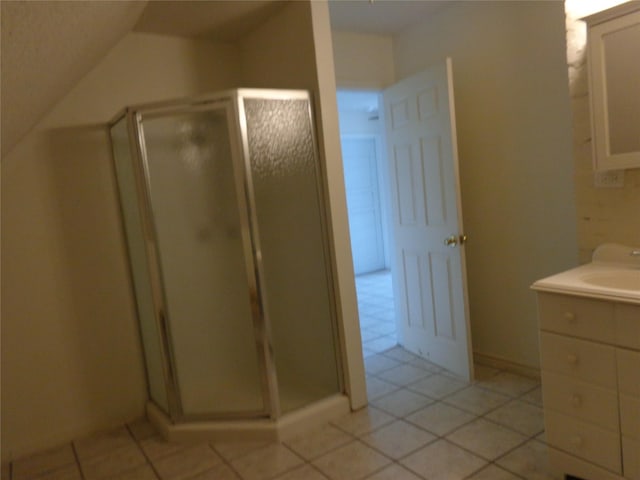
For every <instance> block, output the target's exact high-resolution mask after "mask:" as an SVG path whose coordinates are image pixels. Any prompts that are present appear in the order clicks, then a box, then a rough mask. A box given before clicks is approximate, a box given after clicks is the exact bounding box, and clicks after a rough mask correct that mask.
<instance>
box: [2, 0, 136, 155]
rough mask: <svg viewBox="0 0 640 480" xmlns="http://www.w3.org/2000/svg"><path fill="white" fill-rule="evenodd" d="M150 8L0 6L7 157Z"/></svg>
mask: <svg viewBox="0 0 640 480" xmlns="http://www.w3.org/2000/svg"><path fill="white" fill-rule="evenodd" d="M145 3H146V2H143V1H138V0H134V1H120V0H119V1H98V2H89V1H83V2H76V1H59V0H53V1H38V2H31V1H7V0H3V1H1V2H0V8H1V9H2V10H1V15H2V24H1V27H2V38H1V40H2V43H1V48H2V51H1V58H2V74H1V80H2V94H1V104H2V154H3V156H4V154H5V153H7V152H8V151H9V150H10V149H11V148H13V146H14V145H15V144H16V143H17V142H18V141H19V140H20V138H22V136H23V135H24V134H26V133H27V132H28V131H29V130H30V129H31V127H33V125H34V124H35V123H36V122H37V121H38V120H39V119H40V118H41V117H42V115H44V114H45V113H46V112H47V111H48V110H49V109H51V108H52V107H53V105H54V104H55V103H56V101H58V100H59V99H60V98H61V97H62V96H63V95H65V94H66V93H67V92H68V91H69V90H70V89H71V88H72V87H73V86H74V85H75V84H76V83H77V82H78V80H80V78H82V76H84V75H85V74H86V73H87V72H88V71H89V70H90V69H91V68H92V67H93V66H94V65H95V64H96V63H97V62H98V61H99V60H100V58H102V57H103V56H104V55H105V54H106V53H107V51H109V49H110V48H111V47H113V46H114V45H115V43H116V42H117V41H118V40H119V39H120V38H121V37H122V36H123V35H124V34H125V33H126V32H128V31H130V30H131V28H132V27H133V25H134V24H135V22H136V21H137V19H138V17H139V16H140V13H141V12H142V10H143V9H144V7H145Z"/></svg>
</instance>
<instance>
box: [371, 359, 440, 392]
mask: <svg viewBox="0 0 640 480" xmlns="http://www.w3.org/2000/svg"><path fill="white" fill-rule="evenodd" d="M430 375H432V374H431V372H427V371H426V370H424V369H422V368H418V367H414V366H413V365H409V364H408V363H405V364H403V365H399V366H397V367H393V368H390V369H389V370H385V371H384V372H381V373H379V374H378V375H377V377H378V378H381V379H382V380H385V381H387V382H391V383H395V384H396V385H399V386H401V387H404V386H406V385H409V384H410V383H414V382H417V381H418V380H421V379H423V378H425V377H428V376H430Z"/></svg>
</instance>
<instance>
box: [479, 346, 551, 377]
mask: <svg viewBox="0 0 640 480" xmlns="http://www.w3.org/2000/svg"><path fill="white" fill-rule="evenodd" d="M473 360H474V362H475V363H477V364H479V365H484V366H486V367H492V368H497V369H499V370H505V371H507V372H511V373H517V374H518V375H523V376H525V377H530V378H535V379H536V380H540V369H539V368H537V367H531V366H529V365H523V364H521V363H517V362H512V361H511V360H507V359H506V358H501V357H496V356H494V355H488V354H486V353H480V352H473Z"/></svg>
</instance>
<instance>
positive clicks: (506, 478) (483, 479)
mask: <svg viewBox="0 0 640 480" xmlns="http://www.w3.org/2000/svg"><path fill="white" fill-rule="evenodd" d="M519 479H520V477H516V476H515V475H514V474H513V473H510V472H507V471H506V470H503V469H502V468H500V467H496V466H495V465H493V464H491V465H489V466H487V467H486V468H483V469H482V470H480V471H479V472H478V473H476V474H474V475H472V476H470V477H469V480H519Z"/></svg>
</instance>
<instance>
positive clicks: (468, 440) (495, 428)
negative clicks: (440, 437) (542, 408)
mask: <svg viewBox="0 0 640 480" xmlns="http://www.w3.org/2000/svg"><path fill="white" fill-rule="evenodd" d="M447 440H449V441H450V442H452V443H455V444H457V445H459V446H461V447H463V448H466V449H467V450H469V451H471V452H473V453H475V454H476V455H479V456H481V457H483V458H486V459H488V460H494V459H496V458H498V457H499V456H500V455H503V454H505V453H506V452H508V451H509V450H511V449H513V448H515V447H517V446H518V445H519V444H522V443H524V442H525V441H526V440H527V437H525V436H524V435H521V434H519V433H516V432H514V431H512V430H508V429H507V428H505V427H503V426H501V425H498V424H495V423H493V422H489V421H487V420H484V419H482V418H479V419H477V420H475V421H473V422H471V423H469V424H467V425H464V426H463V427H460V428H459V429H458V430H456V431H455V432H453V433H451V434H449V435H447Z"/></svg>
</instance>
